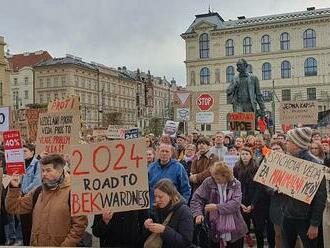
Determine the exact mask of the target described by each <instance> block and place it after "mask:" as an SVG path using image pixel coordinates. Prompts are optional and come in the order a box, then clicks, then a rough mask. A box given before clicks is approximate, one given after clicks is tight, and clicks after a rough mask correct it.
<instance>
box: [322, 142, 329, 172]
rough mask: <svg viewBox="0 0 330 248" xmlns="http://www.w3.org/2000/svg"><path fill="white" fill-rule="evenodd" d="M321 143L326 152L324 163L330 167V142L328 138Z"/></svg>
mask: <svg viewBox="0 0 330 248" xmlns="http://www.w3.org/2000/svg"><path fill="white" fill-rule="evenodd" d="M321 144H322V149H323V152H324V165H325V166H326V167H330V143H329V141H327V140H323V141H322V142H321Z"/></svg>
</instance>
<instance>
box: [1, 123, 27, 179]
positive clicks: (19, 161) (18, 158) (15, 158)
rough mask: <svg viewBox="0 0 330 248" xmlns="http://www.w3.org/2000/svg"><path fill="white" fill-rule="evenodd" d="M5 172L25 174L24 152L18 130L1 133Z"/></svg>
mask: <svg viewBox="0 0 330 248" xmlns="http://www.w3.org/2000/svg"><path fill="white" fill-rule="evenodd" d="M3 141H4V149H5V159H6V169H7V174H8V175H12V174H14V173H16V174H19V175H22V174H25V162H24V152H23V145H22V140H21V135H20V133H19V131H16V130H10V131H6V132H4V133H3Z"/></svg>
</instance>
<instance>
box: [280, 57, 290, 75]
mask: <svg viewBox="0 0 330 248" xmlns="http://www.w3.org/2000/svg"><path fill="white" fill-rule="evenodd" d="M290 77H291V64H290V62H289V61H286V60H285V61H283V62H282V63H281V78H290Z"/></svg>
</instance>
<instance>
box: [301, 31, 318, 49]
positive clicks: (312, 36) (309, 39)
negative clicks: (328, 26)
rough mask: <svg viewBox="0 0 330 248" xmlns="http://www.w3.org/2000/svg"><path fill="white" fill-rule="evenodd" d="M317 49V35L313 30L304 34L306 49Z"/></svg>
mask: <svg viewBox="0 0 330 248" xmlns="http://www.w3.org/2000/svg"><path fill="white" fill-rule="evenodd" d="M311 47H316V33H315V31H314V30H313V29H307V30H306V31H305V32H304V48H311Z"/></svg>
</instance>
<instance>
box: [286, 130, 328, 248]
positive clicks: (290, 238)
mask: <svg viewBox="0 0 330 248" xmlns="http://www.w3.org/2000/svg"><path fill="white" fill-rule="evenodd" d="M311 139H312V130H311V129H310V128H308V127H302V128H295V129H291V130H289V131H288V133H287V152H288V153H289V154H291V155H292V156H294V157H297V158H300V159H304V160H307V161H311V162H314V163H318V162H319V161H318V160H317V159H315V157H314V156H312V155H311V154H310V153H309V151H308V146H309V144H310V141H311ZM326 198H327V193H326V184H325V179H324V178H323V180H322V181H321V184H320V186H319V188H318V190H317V192H316V194H315V196H314V198H313V200H312V202H311V204H307V203H304V202H302V201H299V200H296V199H294V198H292V197H287V199H286V201H285V205H284V217H283V224H282V237H283V245H284V247H294V245H295V242H296V239H297V235H298V236H299V237H300V238H301V241H302V243H303V245H304V247H311V248H313V247H317V237H318V235H320V233H319V226H320V225H321V223H322V216H323V210H324V208H325V203H326Z"/></svg>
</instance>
